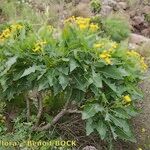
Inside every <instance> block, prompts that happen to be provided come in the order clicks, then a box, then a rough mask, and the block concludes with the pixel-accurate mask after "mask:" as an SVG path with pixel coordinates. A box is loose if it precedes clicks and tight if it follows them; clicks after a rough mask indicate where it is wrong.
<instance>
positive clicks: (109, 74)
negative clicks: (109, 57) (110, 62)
mask: <svg viewBox="0 0 150 150" xmlns="http://www.w3.org/2000/svg"><path fill="white" fill-rule="evenodd" d="M101 72H102V73H103V75H104V76H105V77H106V78H112V79H117V80H120V79H123V76H124V75H123V74H122V72H121V71H119V69H118V68H117V67H115V66H108V67H107V68H104V69H103V70H101Z"/></svg>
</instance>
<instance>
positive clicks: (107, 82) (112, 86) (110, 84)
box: [103, 78, 118, 93]
mask: <svg viewBox="0 0 150 150" xmlns="http://www.w3.org/2000/svg"><path fill="white" fill-rule="evenodd" d="M103 81H104V82H105V83H106V84H107V85H108V86H109V87H110V88H111V89H112V90H113V91H114V92H115V93H118V91H117V87H116V85H115V84H114V83H111V82H110V81H109V80H106V79H104V78H103Z"/></svg>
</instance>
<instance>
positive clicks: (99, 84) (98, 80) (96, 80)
mask: <svg viewBox="0 0 150 150" xmlns="http://www.w3.org/2000/svg"><path fill="white" fill-rule="evenodd" d="M92 76H93V84H94V85H95V86H96V87H97V88H102V78H101V75H100V74H99V73H95V71H94V70H92Z"/></svg>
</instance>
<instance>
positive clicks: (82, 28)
mask: <svg viewBox="0 0 150 150" xmlns="http://www.w3.org/2000/svg"><path fill="white" fill-rule="evenodd" d="M79 28H80V29H81V30H84V29H87V28H88V26H87V25H86V24H79Z"/></svg>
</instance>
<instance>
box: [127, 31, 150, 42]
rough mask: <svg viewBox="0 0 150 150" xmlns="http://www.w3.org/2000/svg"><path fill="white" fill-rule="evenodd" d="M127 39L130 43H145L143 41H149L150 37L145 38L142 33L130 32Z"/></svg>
mask: <svg viewBox="0 0 150 150" xmlns="http://www.w3.org/2000/svg"><path fill="white" fill-rule="evenodd" d="M129 41H130V43H132V44H136V45H141V44H142V43H145V42H148V41H149V42H150V39H149V38H146V37H144V36H142V35H138V34H134V33H132V34H131V35H130V38H129Z"/></svg>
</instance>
